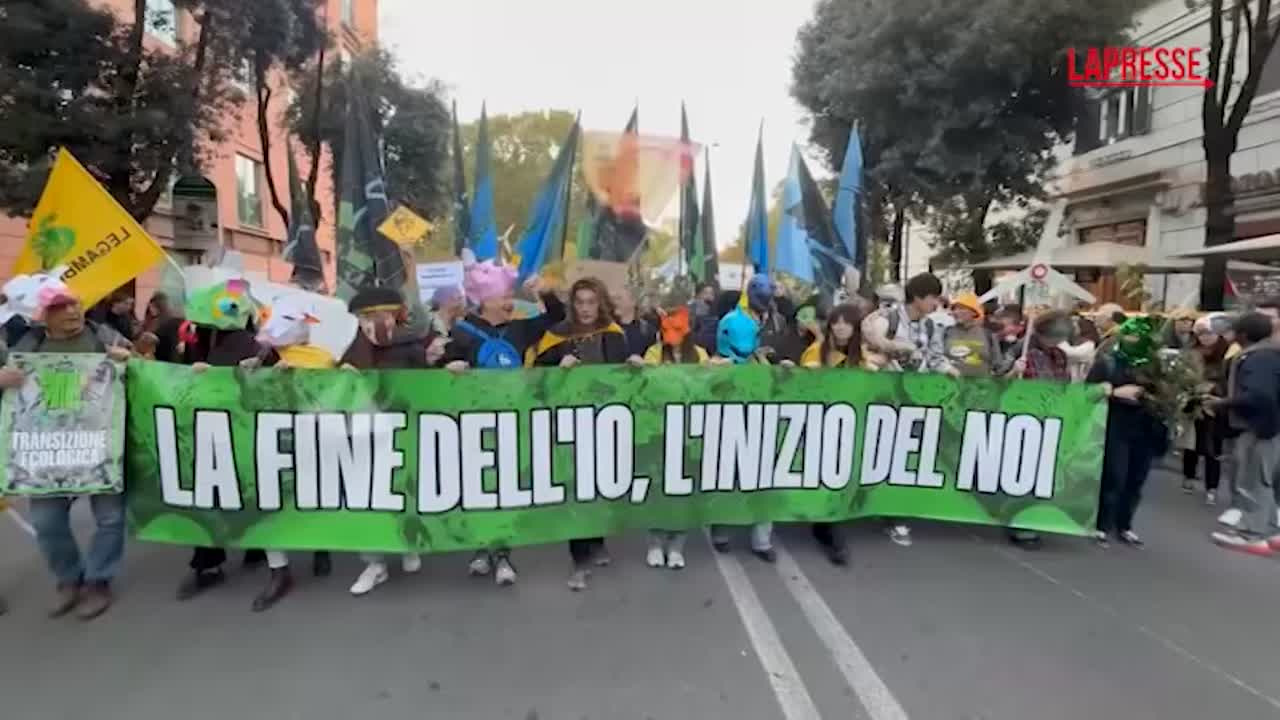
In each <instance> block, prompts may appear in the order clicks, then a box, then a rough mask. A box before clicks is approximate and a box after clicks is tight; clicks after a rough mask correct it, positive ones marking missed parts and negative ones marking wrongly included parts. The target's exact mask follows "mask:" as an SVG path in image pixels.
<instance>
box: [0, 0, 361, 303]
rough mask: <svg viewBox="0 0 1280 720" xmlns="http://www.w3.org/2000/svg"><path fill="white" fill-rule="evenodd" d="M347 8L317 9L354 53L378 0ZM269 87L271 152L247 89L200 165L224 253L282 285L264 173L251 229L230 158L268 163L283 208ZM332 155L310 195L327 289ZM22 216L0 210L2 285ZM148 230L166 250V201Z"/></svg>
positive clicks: (281, 96) (182, 31)
mask: <svg viewBox="0 0 1280 720" xmlns="http://www.w3.org/2000/svg"><path fill="white" fill-rule="evenodd" d="M90 1H91V2H95V3H96V4H100V5H105V6H108V7H110V8H112V9H113V10H114V11H115V12H116V13H118V14H119V15H121V16H123V17H131V16H132V14H133V6H134V5H133V2H132V0H90ZM349 2H350V3H351V5H352V25H353V26H354V27H352V26H348V25H346V24H345V23H344V22H343V19H342V6H343V4H344V0H328V2H327V6H326V7H325V8H324V9H323V10H322V13H323V15H324V16H325V17H326V19H327V22H328V25H329V28H330V31H331V33H332V35H333V36H334V38H335V41H336V42H337V43H338V46H339V47H341V48H345V49H346V50H347V51H348V52H350V53H353V54H354V53H355V52H356V51H357V50H358V49H359V48H360V47H361V46H364V45H368V44H371V43H373V42H375V41H376V39H377V17H378V3H377V0H349ZM178 15H179V20H178V36H179V38H184V39H190V38H193V37H194V35H195V30H196V28H195V27H194V25H195V23H194V22H193V21H192V19H191V18H190V17H189V16H186V14H185V13H183V12H182V11H179V13H178ZM147 42H149V43H153V44H157V45H160V46H162V45H163V41H162V40H160V39H157V38H153V37H150V36H149V37H148V38H147ZM339 54H340V51H339V48H338V47H334V48H331V49H330V50H329V52H328V53H327V54H326V56H325V63H326V64H329V63H333V62H338V58H339ZM272 84H273V87H274V90H273V92H272V98H271V102H270V105H269V106H268V113H269V116H270V128H271V131H270V132H271V143H270V145H271V152H270V157H269V158H264V155H263V152H262V147H261V143H260V142H259V139H258V125H257V122H258V121H257V107H256V102H255V101H254V98H253V97H252V94H251V93H250V94H249V96H248V97H247V99H246V101H245V103H244V104H243V105H242V107H241V109H240V113H239V115H238V117H235V118H231V119H229V120H228V121H227V125H226V129H227V131H228V139H227V140H226V142H224V143H223V144H222V145H221V146H219V147H217V148H215V149H214V151H213V152H212V153H211V154H212V158H211V159H210V161H209V162H208V163H207V165H206V167H205V168H204V169H203V171H204V175H205V176H206V177H208V178H209V179H210V180H211V181H212V182H213V184H214V185H215V186H216V187H217V189H218V222H219V225H220V226H221V228H222V241H223V243H224V246H225V247H226V248H227V249H228V250H238V251H240V252H241V253H242V254H243V256H244V258H245V270H246V271H249V272H255V273H263V274H265V275H267V277H268V278H269V279H271V280H273V281H277V282H288V280H289V275H290V273H291V272H292V266H291V265H290V264H289V263H286V262H284V260H282V259H281V257H280V253H281V250H282V249H283V247H284V240H285V226H284V223H283V221H282V220H281V218H280V216H279V215H278V214H277V213H276V211H275V209H274V208H273V207H272V205H271V201H270V194H269V191H268V190H267V189H266V185H265V178H260V179H259V180H260V186H261V188H262V191H261V193H260V194H261V196H262V202H263V207H262V218H263V227H261V228H255V227H250V226H247V225H241V224H240V223H239V222H238V220H237V217H236V215H237V212H236V204H237V201H236V198H237V193H236V155H237V154H240V155H244V156H245V157H248V158H251V159H253V160H256V161H258V162H264V160H265V161H266V162H269V163H270V165H271V169H272V172H273V174H274V176H275V181H276V187H277V190H278V191H279V193H280V200H281V202H282V203H283V204H284V205H285V207H286V208H288V207H289V205H290V201H289V185H288V156H287V155H285V153H286V148H285V133H284V130H283V129H282V128H283V125H282V116H283V114H284V112H285V109H286V107H287V105H288V103H289V96H290V93H289V91H288V88H287V87H286V83H285V78H284V77H283V76H277V77H275V78H273V79H272ZM294 151H295V159H296V161H297V163H298V172H299V173H300V174H301V175H302V177H303V178H305V177H306V174H307V172H308V170H309V169H310V163H309V161H308V159H307V157H306V155H305V153H303V152H302V151H301V149H300V148H298V147H297V146H296V145H295V147H294ZM330 167H331V158H330V156H329V152H328V150H327V149H326V150H324V152H323V153H322V159H321V167H320V173H319V177H318V180H317V186H316V195H317V200H318V201H319V203H320V209H321V214H322V216H323V217H322V218H320V222H319V223H318V225H317V232H316V235H317V243H318V244H319V246H320V253H321V256H322V257H323V259H324V262H325V276H326V278H327V279H328V281H329V287H333V286H334V246H335V241H336V223H335V221H336V217H337V213H336V212H335V210H334V207H333V184H332V182H331V173H330ZM27 225H28V219H27V218H20V217H11V216H6V215H0V282H3V281H4V280H7V279H8V278H9V277H10V276H11V275H12V274H13V266H14V263H15V262H16V261H17V258H18V254H19V252H20V251H21V249H22V244H23V242H24V241H25V238H26V231H27ZM144 225H145V227H146V228H147V230H148V232H150V233H151V236H152V237H153V238H155V240H156V241H157V242H159V243H160V244H161V245H163V246H166V247H168V246H169V245H170V244H171V241H172V238H173V219H172V216H171V214H170V209H169V207H168V206H167V203H166V201H162V202H161V203H160V204H159V205H157V207H156V210H155V212H154V213H153V214H152V216H151V217H149V218H148V219H147V221H146V222H145V223H144ZM160 274H161V270H160V267H156V268H153V269H151V270H149V271H148V272H146V273H144V274H143V275H142V276H140V277H139V278H138V280H137V295H138V304H139V307H141V306H142V305H143V304H144V303H146V301H147V299H148V298H150V296H151V294H152V292H154V290H155V288H156V286H157V285H158V283H159V280H160Z"/></svg>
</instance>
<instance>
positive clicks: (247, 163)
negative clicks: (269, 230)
mask: <svg viewBox="0 0 1280 720" xmlns="http://www.w3.org/2000/svg"><path fill="white" fill-rule="evenodd" d="M262 184H263V183H262V163H260V162H258V161H257V160H254V159H253V158H248V157H245V156H244V155H236V220H237V221H238V222H239V223H240V224H241V225H245V226H248V227H255V228H260V227H262Z"/></svg>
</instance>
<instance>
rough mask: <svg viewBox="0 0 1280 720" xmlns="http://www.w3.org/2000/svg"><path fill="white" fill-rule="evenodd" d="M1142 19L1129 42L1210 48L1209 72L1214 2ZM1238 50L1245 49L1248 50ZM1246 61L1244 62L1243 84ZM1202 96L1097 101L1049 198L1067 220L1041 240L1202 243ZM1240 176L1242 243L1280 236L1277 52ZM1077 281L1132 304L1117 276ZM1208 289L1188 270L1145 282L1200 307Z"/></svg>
mask: <svg viewBox="0 0 1280 720" xmlns="http://www.w3.org/2000/svg"><path fill="white" fill-rule="evenodd" d="M1273 14H1274V18H1273V20H1272V22H1273V27H1275V26H1277V25H1280V8H1275V9H1273ZM1135 20H1136V25H1135V29H1134V31H1133V39H1132V41H1131V44H1132V45H1134V46H1139V47H1170V48H1173V47H1199V48H1204V51H1203V52H1202V53H1201V54H1200V58H1201V62H1202V63H1203V65H1202V66H1201V70H1202V71H1203V70H1204V66H1205V65H1207V62H1208V50H1207V48H1208V45H1209V32H1210V28H1209V8H1208V6H1207V3H1205V2H1202V1H1197V0H1158V1H1157V2H1153V3H1150V4H1148V5H1147V6H1146V7H1145V8H1144V9H1143V10H1141V11H1140V12H1139V13H1138V15H1137V16H1136V18H1135ZM1240 45H1241V52H1242V53H1243V51H1244V47H1243V46H1244V45H1245V43H1244V42H1243V41H1242V42H1241V43H1240ZM1243 64H1244V63H1243V60H1241V61H1240V62H1239V63H1237V73H1236V74H1237V78H1236V82H1237V83H1239V82H1240V81H1241V80H1242V78H1241V77H1239V76H1240V75H1241V74H1242V72H1243V70H1242V69H1241V68H1242V67H1243ZM1203 92H1204V90H1203V89H1202V88H1199V87H1166V86H1161V87H1123V88H1114V89H1108V90H1107V91H1105V92H1101V93H1098V94H1096V95H1094V96H1093V97H1091V99H1090V102H1089V104H1088V106H1087V111H1086V112H1085V113H1083V114H1082V116H1081V117H1080V118H1079V121H1078V123H1077V129H1076V138H1075V142H1074V144H1073V145H1072V146H1071V147H1063V148H1061V149H1060V153H1059V165H1058V171H1057V174H1056V178H1055V181H1054V183H1053V185H1052V186H1051V191H1052V196H1053V202H1054V203H1055V204H1056V205H1057V206H1058V209H1060V210H1061V211H1062V212H1061V218H1062V220H1061V223H1058V224H1053V223H1051V224H1050V225H1049V226H1048V227H1046V228H1045V236H1044V240H1043V243H1044V244H1045V245H1046V246H1047V247H1060V246H1063V245H1069V244H1075V243H1089V242H1098V241H1111V242H1118V243H1126V244H1132V245H1135V246H1147V247H1150V248H1152V249H1153V250H1154V251H1155V253H1156V254H1158V255H1170V254H1174V253H1178V252H1185V251H1188V250H1195V249H1198V248H1200V247H1202V246H1203V245H1204V236H1205V230H1204V226H1205V207H1204V201H1203V197H1202V195H1203V186H1204V179H1205V159H1204V149H1203V147H1202V146H1201V138H1202V135H1203V131H1202V127H1203V125H1202V120H1201V103H1202V99H1203ZM1231 173H1232V184H1233V186H1234V187H1235V189H1236V231H1235V232H1236V238H1237V239H1241V240H1243V239H1247V238H1252V237H1260V236H1264V235H1271V234H1275V233H1280V48H1278V49H1277V51H1276V52H1273V53H1272V54H1271V57H1270V58H1269V60H1268V62H1267V65H1266V67H1265V69H1264V71H1263V73H1262V78H1261V82H1260V84H1259V86H1258V92H1257V95H1256V97H1255V99H1254V101H1253V106H1252V109H1251V111H1250V113H1249V115H1248V117H1247V119H1246V120H1245V124H1244V127H1243V129H1242V130H1241V132H1240V137H1239V144H1238V149H1237V151H1236V153H1235V155H1234V156H1233V157H1232V160H1231ZM1055 215H1057V213H1055ZM1077 279H1078V280H1079V281H1081V284H1083V285H1085V286H1086V287H1089V288H1090V289H1091V290H1093V292H1094V294H1095V295H1097V296H1098V297H1099V298H1100V299H1103V300H1116V301H1123V300H1125V299H1126V298H1124V297H1122V295H1123V294H1122V293H1120V292H1119V289H1118V287H1117V281H1116V277H1115V275H1114V273H1105V272H1103V273H1090V274H1083V273H1082V274H1080V275H1079V276H1078V277H1077ZM1199 282H1200V279H1199V275H1189V274H1182V275H1164V276H1160V275H1150V276H1148V277H1146V285H1147V292H1148V293H1149V294H1150V296H1151V298H1152V299H1154V300H1155V301H1161V300H1163V301H1164V302H1165V304H1167V305H1168V306H1174V305H1194V304H1195V303H1197V302H1198V288H1199ZM1130 304H1133V303H1132V302H1131V303H1130Z"/></svg>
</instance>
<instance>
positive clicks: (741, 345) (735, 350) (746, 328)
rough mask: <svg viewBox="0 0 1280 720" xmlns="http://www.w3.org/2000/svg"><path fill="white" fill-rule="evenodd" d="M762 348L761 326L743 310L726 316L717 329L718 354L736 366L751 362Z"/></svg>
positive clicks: (739, 309)
mask: <svg viewBox="0 0 1280 720" xmlns="http://www.w3.org/2000/svg"><path fill="white" fill-rule="evenodd" d="M759 346H760V326H759V325H757V324H756V321H755V320H753V319H752V318H751V316H750V315H748V314H747V313H746V312H745V311H744V310H742V308H738V309H737V310H734V311H733V312H731V313H729V314H728V315H725V316H724V317H723V318H721V319H720V325H719V326H718V327H717V328H716V354H718V355H720V356H721V357H726V358H729V359H730V360H732V361H733V363H734V364H735V365H742V364H744V363H746V362H748V361H750V360H751V356H752V354H754V353H755V351H756V348H757V347H759Z"/></svg>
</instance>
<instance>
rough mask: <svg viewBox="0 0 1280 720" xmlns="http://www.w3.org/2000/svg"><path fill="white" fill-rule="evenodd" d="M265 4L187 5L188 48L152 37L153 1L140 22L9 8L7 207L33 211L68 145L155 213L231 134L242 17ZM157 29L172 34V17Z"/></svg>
mask: <svg viewBox="0 0 1280 720" xmlns="http://www.w3.org/2000/svg"><path fill="white" fill-rule="evenodd" d="M256 2H257V0H179V2H177V3H175V4H176V5H177V6H178V7H179V8H181V9H183V10H185V11H187V12H188V13H190V15H191V16H192V18H193V19H194V20H195V24H196V29H195V34H194V38H192V39H190V41H189V42H186V43H184V44H183V45H182V46H181V47H180V48H177V49H173V48H163V47H151V46H150V45H149V43H147V42H145V39H146V34H147V17H148V16H147V3H146V1H145V0H134V2H133V15H132V18H131V19H128V20H122V19H121V18H120V17H118V16H117V15H115V14H113V13H112V12H110V11H108V10H104V9H100V8H98V7H96V5H90V4H89V3H88V2H87V1H86V0H11V1H10V2H7V3H5V5H4V8H3V9H2V10H0V15H2V16H3V17H2V20H0V98H3V100H2V101H0V127H2V128H4V130H3V132H0V208H3V209H4V210H6V211H9V212H12V213H16V214H20V215H24V214H28V213H30V211H31V210H32V209H33V208H34V207H35V203H36V201H37V200H38V199H39V195H40V191H41V189H42V187H43V185H44V181H45V178H46V177H47V175H48V172H49V169H50V167H51V166H52V162H53V159H54V156H55V154H56V151H57V149H58V147H66V148H67V149H68V150H70V151H71V153H72V154H73V155H75V156H76V157H77V158H78V159H79V160H80V161H81V162H83V163H84V164H85V166H86V167H88V168H89V169H90V171H91V172H93V173H94V174H95V175H97V176H98V178H99V180H101V181H102V183H103V185H104V186H105V187H106V188H107V190H108V191H109V192H110V193H111V195H112V196H113V197H115V199H116V200H118V201H119V202H120V204H121V205H122V206H124V208H125V209H126V210H127V211H128V212H129V213H130V214H131V215H133V216H134V217H135V218H138V219H139V220H142V219H145V218H146V217H147V216H149V215H150V214H151V212H152V210H153V208H154V207H155V204H156V202H157V201H158V200H159V199H160V197H161V196H162V195H163V194H164V192H165V191H166V189H167V188H168V187H169V181H170V178H171V177H172V175H173V173H174V170H175V167H176V166H177V165H178V163H180V162H181V163H184V164H187V165H190V166H191V167H193V168H198V166H199V165H200V164H201V162H202V161H204V160H207V159H208V156H207V153H208V152H210V151H211V150H212V149H213V148H215V147H217V144H218V143H219V142H221V140H222V139H223V137H224V132H223V128H222V123H223V118H225V117H232V116H234V111H235V110H236V106H237V105H238V103H239V98H238V95H237V93H235V92H234V91H233V83H232V82H231V80H232V78H233V71H234V69H235V67H234V57H235V54H234V50H235V48H237V47H239V45H240V44H241V43H242V41H243V38H242V36H240V35H238V34H237V33H236V31H235V28H236V27H237V26H238V24H237V22H236V21H235V19H236V18H238V17H242V16H244V15H245V14H246V13H248V12H249V10H250V8H252V7H253V6H254V5H255V3H256ZM152 24H153V29H163V28H161V27H159V25H161V24H163V20H162V19H160V18H156V17H154V16H152ZM170 29H171V30H172V29H173V28H170Z"/></svg>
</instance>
